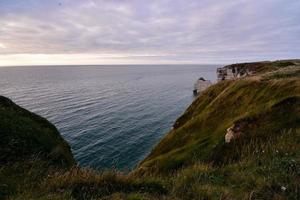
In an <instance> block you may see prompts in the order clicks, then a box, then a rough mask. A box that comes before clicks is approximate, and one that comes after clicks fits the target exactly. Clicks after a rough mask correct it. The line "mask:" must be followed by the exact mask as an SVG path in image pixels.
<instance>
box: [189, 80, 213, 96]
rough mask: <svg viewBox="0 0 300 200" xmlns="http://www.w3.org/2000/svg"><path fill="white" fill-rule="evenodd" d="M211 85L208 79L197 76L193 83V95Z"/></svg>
mask: <svg viewBox="0 0 300 200" xmlns="http://www.w3.org/2000/svg"><path fill="white" fill-rule="evenodd" d="M211 85H212V82H211V81H210V80H205V79H204V78H202V77H201V78H199V79H198V80H197V82H196V83H195V85H194V90H193V93H194V95H198V94H200V93H201V92H203V91H204V90H206V89H207V88H208V87H209V86H211Z"/></svg>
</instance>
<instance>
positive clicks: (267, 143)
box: [0, 60, 300, 200]
mask: <svg viewBox="0 0 300 200" xmlns="http://www.w3.org/2000/svg"><path fill="white" fill-rule="evenodd" d="M232 66H235V67H238V68H239V70H238V71H239V72H241V71H243V68H244V69H245V71H248V72H251V73H248V74H247V75H246V76H244V75H243V76H233V78H230V79H229V80H226V79H225V80H223V81H219V82H218V83H217V84H215V85H212V86H210V87H209V88H208V89H206V90H205V91H203V92H202V93H201V94H200V95H199V96H198V97H197V98H196V99H195V101H194V102H193V103H192V104H191V105H190V106H189V108H188V109H187V110H186V111H185V113H183V115H182V116H181V117H179V118H178V119H177V121H176V122H175V123H174V128H173V129H172V130H171V131H170V132H169V133H168V134H166V136H165V137H164V138H163V139H162V140H161V142H160V143H159V144H157V145H156V147H155V148H154V149H153V151H152V152H151V153H150V155H149V156H148V157H147V158H145V160H144V161H142V162H141V163H140V165H139V166H138V167H137V168H136V169H135V170H134V171H132V172H130V173H122V172H118V171H115V170H111V171H94V170H90V169H83V168H77V167H73V168H72V169H70V170H66V169H63V168H62V167H61V165H60V166H54V168H52V170H46V171H45V170H44V169H45V166H46V168H47V169H49V167H50V168H51V167H53V163H61V164H62V165H64V163H66V164H67V166H71V165H73V164H74V160H73V158H72V157H71V155H70V151H69V148H68V146H67V144H66V143H65V142H64V141H63V140H62V139H61V138H60V137H59V134H58V132H57V131H56V129H55V127H53V126H52V125H50V124H49V122H47V121H46V120H45V119H42V118H40V117H38V116H36V115H34V114H32V113H29V112H28V111H25V110H24V109H21V108H20V107H18V106H16V105H15V104H13V103H12V102H11V101H10V100H7V99H6V98H3V97H2V99H3V100H1V102H2V103H1V105H2V106H1V110H0V116H1V118H0V130H1V137H2V135H3V133H4V138H6V142H2V143H1V147H2V146H4V147H5V148H2V157H1V162H2V163H11V164H12V165H10V166H7V167H4V168H3V167H2V168H0V180H1V181H2V180H6V182H5V181H4V183H2V184H1V181H0V191H1V187H2V189H3V188H4V189H6V190H7V192H6V195H7V196H9V197H10V199H20V198H21V199H22V198H23V199H149V200H154V199H155V200H157V199H161V200H168V199H170V200H171V199H172V200H179V199H186V200H190V199H228V200H232V199H297V198H298V197H299V191H300V188H299V185H300V62H299V60H288V61H287V60H285V61H275V62H256V63H242V64H234V65H230V66H225V67H224V69H228V68H229V69H232ZM3 124H4V125H3ZM3 130H6V131H3ZM32 130H35V131H32ZM25 133H26V134H25ZM11 135H12V136H11ZM24 136H25V139H24ZM39 136H42V138H44V139H41V138H39ZM12 138H13V140H12ZM15 138H22V139H18V140H19V141H21V142H17V145H15V143H14V142H12V141H15ZM1 139H2V138H1ZM49 141H51V142H49ZM8 144H10V145H8ZM27 144H30V146H28V145H27ZM31 147H35V148H31ZM56 149H60V151H57V150H56ZM3 152H4V153H3ZM8 152H13V154H12V155H13V156H10V155H9V153H8ZM20 152H21V153H20ZM38 152H44V153H43V155H46V156H42V162H38V163H37V164H36V163H35V162H32V161H30V163H31V164H30V165H29V166H30V167H26V168H25V169H24V170H21V171H22V173H23V174H22V175H23V177H22V178H18V177H16V176H15V175H14V176H10V175H11V174H12V173H11V171H13V172H14V173H15V172H16V171H18V170H17V169H16V168H18V167H19V166H20V165H17V167H14V164H13V163H16V162H18V160H19V159H22V158H23V160H24V162H26V160H32V156H30V155H39V154H37V153H38ZM18 155H22V156H18ZM16 158H17V159H16ZM25 158H26V159H25ZM45 158H47V159H49V160H50V161H51V163H50V164H49V163H48V162H45ZM2 159H3V160H4V161H2ZM47 159H46V160H47ZM53 161H54V162H53ZM32 163H34V164H32ZM32 166H34V167H32ZM41 171H42V172H41ZM3 177H4V178H3ZM24 183H26V185H27V186H26V187H23V186H22V185H24ZM37 183H38V184H37ZM14 184H15V185H18V187H16V188H14V187H13V185H14ZM3 185H4V186H3ZM7 188H8V189H7ZM0 199H1V192H0Z"/></svg>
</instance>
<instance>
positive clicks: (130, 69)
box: [0, 65, 219, 170]
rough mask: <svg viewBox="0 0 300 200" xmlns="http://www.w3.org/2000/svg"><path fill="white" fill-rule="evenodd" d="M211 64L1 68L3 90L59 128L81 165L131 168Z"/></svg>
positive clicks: (209, 75) (210, 75)
mask: <svg viewBox="0 0 300 200" xmlns="http://www.w3.org/2000/svg"><path fill="white" fill-rule="evenodd" d="M217 67H219V66H216V65H155V66H150V65H133V66H125V65H123V66H32V67H4V68H0V95H3V96H6V97H9V98H11V99H12V100H13V101H15V102H16V103H17V104H19V105H21V106H23V107H25V108H26V109H28V110H30V111H32V112H35V113H37V114H39V115H41V116H43V117H45V118H47V119H48V120H49V121H51V122H52V123H53V124H55V126H56V127H57V128H58V130H59V131H60V133H61V134H62V136H63V137H64V138H65V139H66V140H67V141H68V142H69V144H70V145H71V148H72V152H73V154H74V156H75V158H76V160H77V161H78V163H79V165H81V166H88V167H92V168H95V169H104V168H111V167H115V168H117V169H120V170H130V169H132V168H133V167H135V166H136V165H137V164H138V163H139V162H140V161H141V160H142V159H143V158H145V157H146V156H147V155H148V154H149V153H150V151H151V149H152V148H153V147H154V146H155V144H157V143H158V142H159V141H160V139H161V138H162V137H163V136H164V135H165V134H166V133H167V132H168V131H169V130H170V129H171V127H172V125H173V123H174V121H175V120H176V119H177V118H178V117H179V116H180V115H181V114H182V113H183V112H184V111H185V109H186V108H187V107H188V106H189V105H190V104H191V102H192V101H193V99H194V96H193V92H192V90H193V86H194V83H195V82H196V80H197V79H198V78H199V77H204V78H206V79H209V80H211V81H215V80H216V68H217Z"/></svg>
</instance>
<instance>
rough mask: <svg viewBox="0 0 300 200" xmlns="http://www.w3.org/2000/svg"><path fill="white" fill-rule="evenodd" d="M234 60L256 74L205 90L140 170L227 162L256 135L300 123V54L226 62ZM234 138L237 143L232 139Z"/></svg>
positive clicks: (277, 132)
mask: <svg viewBox="0 0 300 200" xmlns="http://www.w3.org/2000/svg"><path fill="white" fill-rule="evenodd" d="M232 66H236V67H239V68H240V69H242V68H243V67H244V68H248V69H249V70H251V71H252V75H250V76H248V77H243V78H236V79H232V80H225V81H220V82H219V83H217V84H215V85H213V86H211V87H210V88H208V90H206V91H204V92H203V93H202V94H201V95H200V96H199V97H198V98H197V99H196V100H195V101H194V102H193V103H192V105H191V106H190V107H189V108H188V109H187V110H186V112H185V113H184V114H183V115H182V116H181V117H180V118H179V119H178V120H177V121H176V122H175V124H174V129H173V130H171V131H170V132H169V133H168V134H167V135H166V136H165V137H164V138H163V139H162V141H161V142H160V143H159V144H158V145H157V146H156V147H155V148H154V149H153V151H152V152H151V154H150V155H149V156H148V157H147V158H146V159H145V160H144V161H143V162H142V163H141V164H140V166H139V169H138V170H139V171H141V172H143V171H144V172H146V173H148V172H149V171H150V172H159V173H161V172H169V171H172V170H176V169H179V168H182V167H184V166H188V165H191V164H193V163H195V162H198V161H201V162H205V163H213V164H214V165H216V164H224V163H226V162H229V161H230V160H232V159H235V160H238V159H240V158H239V155H237V154H236V152H238V151H237V149H235V148H242V146H244V147H246V146H247V144H248V143H249V142H250V141H251V140H252V139H253V138H255V139H256V140H262V141H263V140H264V141H267V140H268V139H270V138H272V137H273V138H275V137H278V136H279V135H281V134H282V132H284V131H286V130H290V129H297V128H299V127H300V78H299V77H300V65H299V62H298V61H297V60H294V61H277V62H261V63H244V64H235V65H230V66H225V67H224V68H228V67H232ZM226 133H227V142H226V140H225V136H226ZM229 133H230V134H229ZM229 137H230V138H229ZM231 139H235V141H234V143H235V145H231V144H230V143H233V142H232V141H231ZM230 141H231V142H230ZM233 146H234V147H233Z"/></svg>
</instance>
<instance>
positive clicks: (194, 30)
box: [0, 0, 300, 66]
mask: <svg viewBox="0 0 300 200" xmlns="http://www.w3.org/2000/svg"><path fill="white" fill-rule="evenodd" d="M283 58H300V0H59V1H58V0H0V66H7V65H39V64H49V65H52V64H131V63H132V64H161V63H170V64H173V63H178V64H181V63H224V64H225V63H233V62H241V61H254V60H274V59H283Z"/></svg>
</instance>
